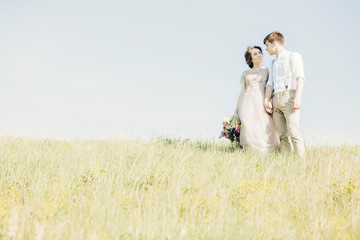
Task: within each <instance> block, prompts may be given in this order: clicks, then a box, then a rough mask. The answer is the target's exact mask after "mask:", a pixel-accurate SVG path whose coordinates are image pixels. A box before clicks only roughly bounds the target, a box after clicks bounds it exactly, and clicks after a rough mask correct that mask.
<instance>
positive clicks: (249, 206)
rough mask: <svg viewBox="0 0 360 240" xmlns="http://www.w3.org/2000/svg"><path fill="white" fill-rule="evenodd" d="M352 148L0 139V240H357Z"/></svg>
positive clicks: (356, 158) (359, 160) (359, 155)
mask: <svg viewBox="0 0 360 240" xmlns="http://www.w3.org/2000/svg"><path fill="white" fill-rule="evenodd" d="M359 148H360V146H337V147H321V148H308V149H307V153H306V157H305V158H296V157H293V156H291V155H287V154H284V153H277V152H271V153H268V154H265V155H263V154H260V153H255V152H251V151H243V150H240V149H239V148H237V147H236V146H233V145H231V144H230V142H220V143H212V142H206V141H203V142H190V141H185V140H181V139H154V140H152V141H140V140H127V141H121V140H103V141H69V142H66V141H56V140H51V139H50V140H44V139H26V138H9V137H2V138H0V174H1V176H0V183H1V192H0V239H76V240H78V239H344V240H345V239H360V150H359Z"/></svg>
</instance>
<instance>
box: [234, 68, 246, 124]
mask: <svg viewBox="0 0 360 240" xmlns="http://www.w3.org/2000/svg"><path fill="white" fill-rule="evenodd" d="M245 89H246V86H245V76H244V73H243V74H242V75H241V91H240V94H239V97H238V99H237V101H236V108H235V111H234V116H235V117H236V118H237V119H239V118H240V117H239V114H238V110H239V107H240V102H241V99H242V97H243V96H244V93H245Z"/></svg>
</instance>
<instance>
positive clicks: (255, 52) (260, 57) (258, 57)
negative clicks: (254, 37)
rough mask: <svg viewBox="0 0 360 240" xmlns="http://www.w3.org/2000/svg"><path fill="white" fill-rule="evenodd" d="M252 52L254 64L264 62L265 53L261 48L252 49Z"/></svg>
mask: <svg viewBox="0 0 360 240" xmlns="http://www.w3.org/2000/svg"><path fill="white" fill-rule="evenodd" d="M250 54H251V59H252V62H253V64H254V65H255V64H259V63H262V60H263V54H262V52H261V51H260V50H259V49H257V48H253V49H251V50H250Z"/></svg>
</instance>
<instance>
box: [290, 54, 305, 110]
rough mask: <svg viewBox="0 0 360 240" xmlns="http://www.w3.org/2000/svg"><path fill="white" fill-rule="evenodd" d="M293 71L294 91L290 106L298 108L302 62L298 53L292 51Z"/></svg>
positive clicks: (301, 81)
mask: <svg viewBox="0 0 360 240" xmlns="http://www.w3.org/2000/svg"><path fill="white" fill-rule="evenodd" d="M293 61H294V62H293V64H292V65H293V73H294V75H295V78H296V93H295V98H294V101H293V102H292V108H293V109H294V110H299V109H300V108H301V94H302V91H303V88H304V81H305V76H304V62H303V59H302V57H301V55H300V54H299V53H294V56H293Z"/></svg>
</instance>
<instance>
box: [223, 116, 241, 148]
mask: <svg viewBox="0 0 360 240" xmlns="http://www.w3.org/2000/svg"><path fill="white" fill-rule="evenodd" d="M240 130H241V122H240V121H239V119H237V118H236V117H235V116H226V117H225V118H224V119H223V131H222V132H221V135H220V138H221V137H225V138H227V139H230V141H231V142H234V141H236V142H237V143H240Z"/></svg>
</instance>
